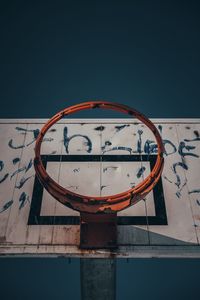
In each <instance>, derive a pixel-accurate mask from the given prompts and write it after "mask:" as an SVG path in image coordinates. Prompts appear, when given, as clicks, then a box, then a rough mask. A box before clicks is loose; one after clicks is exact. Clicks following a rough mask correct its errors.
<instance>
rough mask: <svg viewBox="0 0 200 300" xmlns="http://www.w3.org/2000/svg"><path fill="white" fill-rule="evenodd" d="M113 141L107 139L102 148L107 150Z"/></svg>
mask: <svg viewBox="0 0 200 300" xmlns="http://www.w3.org/2000/svg"><path fill="white" fill-rule="evenodd" d="M111 145H112V143H111V142H110V141H105V144H104V146H102V147H101V149H102V150H105V148H106V147H108V146H111Z"/></svg>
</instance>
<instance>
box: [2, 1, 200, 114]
mask: <svg viewBox="0 0 200 300" xmlns="http://www.w3.org/2000/svg"><path fill="white" fill-rule="evenodd" d="M199 12H200V2H199V1H185V0H182V1H177V0H176V1H170V0H168V1H144V0H138V1H66V0H65V1H59V0H58V1H9V2H8V1H7V2H4V3H1V9H0V15H1V17H0V22H1V24H0V30H1V35H0V37H1V49H0V52H1V55H0V60H1V89H0V98H1V113H0V117H3V118H5V117H23V118H24V117H49V116H51V115H53V114H54V113H55V112H57V111H58V110H60V109H62V108H63V107H66V106H68V105H71V104H74V103H77V102H80V101H85V100H89V99H104V100H109V101H116V102H120V103H121V102H123V103H125V104H128V105H132V106H133V107H135V108H137V109H138V110H140V111H141V112H143V113H144V114H146V115H147V116H149V117H151V116H153V117H199V110H198V107H199V104H198V102H199V98H200V97H199V96H200V89H199V69H200V68H199V67H200V57H199V53H200V36H199V29H200V18H199ZM85 116H86V117H87V113H86V114H85ZM91 116H93V115H91ZM94 116H95V115H94Z"/></svg>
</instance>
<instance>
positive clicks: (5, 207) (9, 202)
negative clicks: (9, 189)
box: [0, 200, 13, 213]
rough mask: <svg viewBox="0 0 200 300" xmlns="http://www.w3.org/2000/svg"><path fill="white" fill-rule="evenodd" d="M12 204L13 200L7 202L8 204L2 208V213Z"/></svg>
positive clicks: (0, 209)
mask: <svg viewBox="0 0 200 300" xmlns="http://www.w3.org/2000/svg"><path fill="white" fill-rule="evenodd" d="M12 204H13V200H10V201H8V202H6V204H4V205H3V207H2V208H0V213H2V212H4V211H5V210H7V209H8V208H9V207H10V206H11V205H12Z"/></svg>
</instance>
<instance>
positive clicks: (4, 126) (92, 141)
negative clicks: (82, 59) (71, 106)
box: [0, 119, 200, 257]
mask: <svg viewBox="0 0 200 300" xmlns="http://www.w3.org/2000/svg"><path fill="white" fill-rule="evenodd" d="M46 121H47V120H45V119H27V120H23V119H19V120H13V119H8V120H3V119H2V120H0V141H1V143H0V255H19V256H25V255H28V256H32V255H34V256H42V255H43V256H60V255H61V256H80V257H82V256H85V257H110V256H111V255H112V256H116V257H200V247H199V241H200V180H199V170H200V157H199V156H200V119H153V120H152V121H153V122H154V124H155V125H156V127H157V128H158V129H159V132H160V134H161V136H162V139H163V143H164V145H165V166H164V170H163V174H162V178H161V180H160V181H159V182H158V184H157V185H156V187H155V188H154V190H153V191H152V192H151V193H150V194H149V195H148V196H147V197H146V198H145V199H144V200H142V201H140V202H138V203H137V204H136V205H133V206H132V207H130V208H127V209H125V210H123V211H121V212H119V213H118V219H117V222H118V249H116V250H104V249H100V250H81V249H79V234H80V232H79V231H80V225H79V223H80V219H79V213H78V212H76V211H74V210H72V209H70V208H67V207H65V206H63V205H62V204H61V203H59V202H58V201H56V200H55V199H53V197H51V196H50V195H49V194H48V192H47V191H46V190H44V189H43V188H42V186H41V184H40V183H39V181H38V179H37V177H36V176H35V172H34V167H33V158H34V144H35V139H36V137H37V135H38V133H39V130H40V129H41V128H42V126H43V125H44V124H45V123H46ZM156 151H157V148H156V144H155V140H154V137H153V135H152V134H151V133H150V131H148V130H147V129H146V128H145V127H144V125H143V124H142V123H140V122H133V120H132V119H111V120H108V119H64V120H61V121H59V123H57V124H55V125H54V126H53V127H52V128H51V129H50V130H49V132H48V133H47V135H46V136H45V139H44V142H43V144H42V159H43V163H44V165H45V168H46V170H47V171H48V173H49V174H50V175H51V177H53V178H54V180H55V181H57V182H59V184H60V185H63V186H64V187H65V188H67V189H71V190H72V191H74V192H77V193H81V194H87V195H97V196H98V195H99V196H104V195H111V194H116V193H119V192H122V191H125V190H127V189H129V188H131V187H133V186H135V185H137V183H138V182H140V181H141V180H142V179H143V178H145V177H146V176H147V175H148V173H149V171H150V170H151V169H152V168H153V166H154V163H155V158H156Z"/></svg>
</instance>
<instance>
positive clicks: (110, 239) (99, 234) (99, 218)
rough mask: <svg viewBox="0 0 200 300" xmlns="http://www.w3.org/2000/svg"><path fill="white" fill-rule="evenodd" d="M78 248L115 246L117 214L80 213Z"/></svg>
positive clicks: (111, 247) (110, 247)
mask: <svg viewBox="0 0 200 300" xmlns="http://www.w3.org/2000/svg"><path fill="white" fill-rule="evenodd" d="M80 217H81V225H80V227H81V228H80V248H81V249H100V248H109V249H113V248H117V214H116V213H112V214H89V213H83V212H81V214H80Z"/></svg>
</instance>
